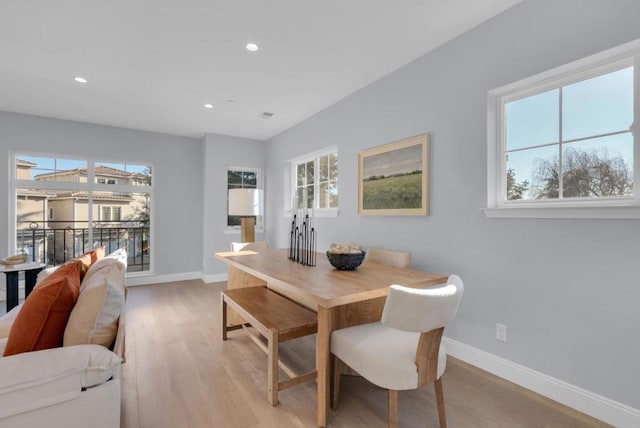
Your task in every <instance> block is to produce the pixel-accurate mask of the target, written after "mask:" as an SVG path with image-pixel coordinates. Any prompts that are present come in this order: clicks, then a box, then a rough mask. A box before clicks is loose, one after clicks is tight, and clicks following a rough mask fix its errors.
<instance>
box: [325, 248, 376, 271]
mask: <svg viewBox="0 0 640 428" xmlns="http://www.w3.org/2000/svg"><path fill="white" fill-rule="evenodd" d="M366 254H367V253H366V252H365V251H362V252H359V253H332V252H331V251H327V258H328V259H329V263H331V266H333V267H334V268H336V269H338V270H354V269H357V268H358V266H360V265H361V264H362V261H363V260H364V256H365V255H366Z"/></svg>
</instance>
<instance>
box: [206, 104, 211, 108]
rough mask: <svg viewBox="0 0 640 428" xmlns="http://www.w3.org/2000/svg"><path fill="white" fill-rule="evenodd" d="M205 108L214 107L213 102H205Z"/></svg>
mask: <svg viewBox="0 0 640 428" xmlns="http://www.w3.org/2000/svg"><path fill="white" fill-rule="evenodd" d="M204 108H213V104H205V105H204Z"/></svg>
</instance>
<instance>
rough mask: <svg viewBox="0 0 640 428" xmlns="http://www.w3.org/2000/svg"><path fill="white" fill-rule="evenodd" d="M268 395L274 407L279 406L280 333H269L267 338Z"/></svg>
mask: <svg viewBox="0 0 640 428" xmlns="http://www.w3.org/2000/svg"><path fill="white" fill-rule="evenodd" d="M267 342H268V343H267V346H268V351H269V352H268V353H267V354H268V355H267V360H268V364H267V384H268V385H267V395H268V398H269V403H271V405H272V406H275V405H276V404H278V333H277V332H274V331H270V332H269V337H268V338H267Z"/></svg>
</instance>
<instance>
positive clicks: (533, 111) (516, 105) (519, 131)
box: [505, 89, 560, 150]
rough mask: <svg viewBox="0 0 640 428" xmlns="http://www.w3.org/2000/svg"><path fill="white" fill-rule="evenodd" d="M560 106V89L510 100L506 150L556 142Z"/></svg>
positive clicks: (507, 113)
mask: <svg viewBox="0 0 640 428" xmlns="http://www.w3.org/2000/svg"><path fill="white" fill-rule="evenodd" d="M559 106H560V104H559V90H557V89H554V90H552V91H548V92H544V93H542V94H538V95H533V96H530V97H526V98H522V99H520V100H517V101H512V102H510V103H507V104H506V105H505V120H506V149H507V150H513V149H518V148H522V147H530V146H538V145H541V144H549V143H557V142H558V141H559V139H560V137H559V127H558V124H559Z"/></svg>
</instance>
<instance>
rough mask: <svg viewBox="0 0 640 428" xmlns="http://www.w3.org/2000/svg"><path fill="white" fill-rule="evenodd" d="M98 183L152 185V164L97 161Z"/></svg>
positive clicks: (96, 173)
mask: <svg viewBox="0 0 640 428" xmlns="http://www.w3.org/2000/svg"><path fill="white" fill-rule="evenodd" d="M95 176H96V183H100V184H124V185H128V186H150V185H151V166H149V165H134V164H126V163H114V162H96V170H95Z"/></svg>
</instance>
